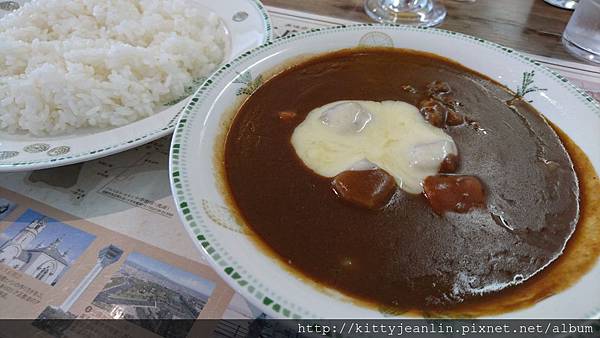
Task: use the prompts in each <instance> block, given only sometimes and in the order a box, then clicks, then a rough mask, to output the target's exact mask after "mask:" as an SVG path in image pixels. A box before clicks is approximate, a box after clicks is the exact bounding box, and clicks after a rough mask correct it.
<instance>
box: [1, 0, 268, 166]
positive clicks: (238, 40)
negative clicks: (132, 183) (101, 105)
mask: <svg viewBox="0 0 600 338" xmlns="http://www.w3.org/2000/svg"><path fill="white" fill-rule="evenodd" d="M190 1H192V2H194V3H195V4H197V5H198V6H203V7H206V8H208V9H210V10H211V11H213V12H214V13H216V14H217V15H218V16H219V17H221V19H222V20H223V21H224V23H225V26H226V29H227V31H228V32H227V34H228V35H229V37H230V46H229V51H228V53H227V54H228V55H227V56H226V58H225V60H227V61H226V62H228V61H230V60H231V59H233V58H234V57H236V56H237V55H240V54H241V53H243V52H245V51H247V50H249V49H251V48H254V47H257V46H260V45H261V44H263V43H265V42H267V41H270V40H271V39H272V37H273V36H272V34H273V32H272V27H271V22H270V19H269V16H268V14H267V12H266V10H265V8H264V7H263V6H262V4H261V3H260V2H259V1H258V0H228V1H212V0H190ZM226 62H224V63H226ZM188 99H189V97H188V98H185V99H183V100H181V101H180V102H179V103H176V104H173V105H171V106H169V107H168V108H166V109H164V110H162V111H160V112H158V113H157V114H155V115H153V116H150V117H147V118H144V119H141V120H139V121H136V122H133V123H130V124H128V125H125V126H122V127H118V128H112V129H103V130H97V129H96V130H94V129H86V130H80V131H77V132H76V133H73V134H70V135H62V136H55V137H33V136H25V135H23V136H21V135H20V136H15V135H10V134H8V133H6V132H0V172H10V171H25V170H36V169H43V168H50V167H58V166H62V165H67V164H73V163H77V162H83V161H89V160H92V159H95V158H99V157H103V156H107V155H111V154H114V153H118V152H121V151H124V150H127V149H130V148H133V147H136V146H139V145H142V144H144V143H147V142H150V141H153V140H155V139H158V138H160V137H163V136H166V135H168V134H170V133H172V132H173V129H174V128H175V124H176V121H177V119H178V117H179V113H180V111H181V109H182V108H183V107H184V106H185V104H186V103H187V101H188Z"/></svg>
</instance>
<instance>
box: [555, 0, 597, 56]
mask: <svg viewBox="0 0 600 338" xmlns="http://www.w3.org/2000/svg"><path fill="white" fill-rule="evenodd" d="M563 44H564V45H565V47H566V48H567V50H569V52H571V53H573V54H574V55H576V56H578V57H581V58H584V59H586V60H588V61H591V62H596V63H600V0H581V1H579V4H578V5H577V7H576V8H575V12H573V15H572V16H571V20H569V23H568V24H567V28H565V31H564V33H563Z"/></svg>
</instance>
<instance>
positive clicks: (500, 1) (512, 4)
mask: <svg viewBox="0 0 600 338" xmlns="http://www.w3.org/2000/svg"><path fill="white" fill-rule="evenodd" d="M437 1H441V2H442V3H444V5H445V6H446V8H447V9H448V15H447V17H446V20H444V22H443V23H442V24H441V25H440V26H439V28H443V29H448V30H453V31H456V32H461V33H465V34H470V35H475V36H478V37H481V38H483V39H487V40H490V41H493V42H496V43H499V44H502V45H505V46H508V47H511V48H514V49H517V50H520V51H524V52H528V53H531V54H536V55H541V56H545V57H550V58H557V59H561V60H566V61H576V62H582V63H583V62H584V61H581V60H579V59H576V58H574V57H573V56H571V55H570V54H569V53H568V52H567V50H566V49H565V48H564V47H563V46H562V43H561V34H562V32H563V31H564V29H565V27H566V25H567V22H568V21H569V18H570V17H571V13H572V11H569V10H565V9H560V8H557V7H554V6H551V5H549V4H547V3H545V2H544V1H543V0H476V1H475V2H460V1H454V0H437ZM263 3H264V4H266V5H270V6H275V7H280V8H287V9H294V10H300V11H304V12H311V13H315V14H321V15H328V16H333V17H338V18H343V19H347V20H354V21H364V22H370V21H371V20H370V18H369V17H368V16H367V15H366V14H365V13H364V10H363V3H364V0H302V1H298V0H263Z"/></svg>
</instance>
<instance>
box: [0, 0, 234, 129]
mask: <svg viewBox="0 0 600 338" xmlns="http://www.w3.org/2000/svg"><path fill="white" fill-rule="evenodd" d="M226 38H227V37H226V33H225V30H224V28H223V26H222V23H221V21H220V20H219V18H218V17H217V16H216V15H214V14H211V13H207V12H206V10H203V9H202V8H197V7H193V6H189V2H186V1H185V0H168V1H166V0H33V1H32V2H30V3H28V4H26V5H25V6H23V7H22V8H21V9H20V10H18V11H17V12H15V13H13V14H11V15H7V16H5V17H3V18H2V19H0V130H3V131H8V132H11V133H15V132H20V133H22V132H27V133H30V134H33V135H56V134H61V133H65V132H69V131H72V130H74V129H77V128H83V127H114V126H122V125H125V124H128V123H130V122H133V121H136V120H139V119H141V118H144V117H147V116H150V115H152V114H154V113H156V112H157V111H159V110H160V109H159V108H160V107H161V105H162V104H164V103H165V102H168V101H171V100H174V99H177V98H179V97H181V96H183V95H184V94H185V88H186V86H189V85H190V84H191V83H192V81H193V80H194V79H197V78H199V77H201V76H205V75H207V74H209V73H210V72H211V71H212V70H213V69H214V68H215V67H216V66H217V65H218V64H219V63H220V62H221V61H222V60H223V58H224V54H225V46H226Z"/></svg>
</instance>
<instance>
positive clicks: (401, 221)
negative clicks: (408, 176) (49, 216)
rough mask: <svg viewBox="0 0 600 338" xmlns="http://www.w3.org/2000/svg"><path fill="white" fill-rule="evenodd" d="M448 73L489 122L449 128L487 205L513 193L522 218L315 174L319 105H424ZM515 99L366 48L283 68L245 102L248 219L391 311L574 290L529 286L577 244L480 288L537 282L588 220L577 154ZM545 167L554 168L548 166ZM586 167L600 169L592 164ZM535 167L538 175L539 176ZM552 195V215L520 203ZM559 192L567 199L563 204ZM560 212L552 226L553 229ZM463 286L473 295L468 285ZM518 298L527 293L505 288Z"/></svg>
mask: <svg viewBox="0 0 600 338" xmlns="http://www.w3.org/2000/svg"><path fill="white" fill-rule="evenodd" d="M440 79H443V80H444V81H447V82H449V83H450V85H451V86H452V88H453V89H454V91H455V92H454V93H453V94H454V97H455V98H456V100H457V101H458V102H460V106H459V109H460V110H461V111H460V112H461V114H463V115H465V116H466V117H467V118H468V119H469V120H470V121H477V123H476V124H475V127H473V125H464V126H460V127H456V128H454V129H452V127H448V128H449V129H448V132H449V133H450V134H451V135H452V136H453V138H454V139H455V141H456V142H457V145H458V147H459V150H460V156H461V165H460V169H459V172H458V173H459V174H461V173H462V174H466V175H472V174H476V175H477V176H479V177H480V178H482V180H483V182H485V183H486V185H487V187H486V190H490V192H491V196H490V197H489V199H488V205H490V204H492V205H495V204H493V203H496V202H497V201H501V202H503V203H505V204H506V205H507V206H508V207H507V208H508V210H510V212H508V213H507V212H506V211H505V210H504V214H503V215H500V216H499V215H493V214H491V213H490V210H486V211H485V212H482V211H476V212H473V213H469V214H466V215H450V216H443V217H440V216H439V215H437V214H436V213H435V212H434V211H433V210H432V209H431V207H430V206H429V205H428V204H427V202H426V200H425V198H423V197H422V196H420V195H419V196H416V195H409V194H406V193H403V192H402V191H401V190H397V191H396V193H395V194H394V197H393V201H392V203H390V205H389V206H387V207H386V208H384V209H383V210H382V211H381V212H373V211H367V210H361V209H360V208H356V207H354V206H352V205H349V204H348V203H341V202H340V200H339V199H336V197H335V195H334V194H331V180H330V179H327V178H323V177H320V176H318V175H316V174H314V173H312V172H311V171H310V170H309V169H308V168H306V167H305V166H304V164H303V163H302V162H301V161H300V159H299V158H298V157H297V156H296V155H295V152H294V150H293V148H292V146H291V144H290V142H289V139H290V136H291V133H292V132H293V130H294V128H295V126H297V125H298V124H299V123H300V122H302V120H303V119H304V117H305V116H306V114H307V113H308V112H309V111H310V110H312V109H313V108H316V107H318V106H321V105H323V104H326V103H329V102H332V101H336V100H342V99H344V100H349V99H352V100H363V99H364V100H375V101H381V100H401V101H406V102H409V103H411V104H414V105H419V102H421V101H423V100H425V99H426V98H427V86H428V84H430V83H432V81H437V80H440ZM357 84H359V85H357ZM382 84H383V85H382ZM407 87H410V88H415V89H416V90H406V88H407ZM513 96H514V94H513V93H511V92H510V91H508V90H506V89H505V88H504V87H502V86H501V85H499V84H497V83H495V82H493V81H492V80H490V79H488V78H486V77H484V76H483V75H480V74H476V73H474V72H472V71H470V70H468V69H465V68H464V67H462V66H460V65H458V64H455V63H452V62H450V61H448V60H445V59H442V58H439V57H435V56H432V55H430V54H424V53H416V52H410V51H402V50H389V49H364V50H350V51H342V52H338V53H333V54H329V55H325V56H321V57H318V58H315V59H313V60H310V61H308V62H306V63H303V64H301V65H298V66H296V67H293V68H291V69H289V70H286V71H284V72H282V73H281V74H279V75H277V76H275V77H274V78H273V79H271V80H270V81H268V82H267V83H265V84H264V85H263V86H262V87H261V88H259V89H258V90H257V91H256V92H255V93H254V94H253V95H252V96H251V97H249V98H248V100H247V101H246V102H245V104H244V105H243V106H242V108H241V109H240V110H239V112H238V114H237V116H236V118H235V120H234V121H233V123H232V125H231V127H230V130H229V133H228V135H227V140H226V144H225V151H224V163H225V166H224V170H225V172H224V175H225V178H226V181H227V183H228V190H229V193H230V194H231V197H232V200H233V203H234V204H235V208H236V210H237V211H238V212H239V213H240V214H241V216H242V218H243V219H244V221H245V224H246V225H248V226H249V227H250V228H251V229H252V231H253V232H254V233H255V234H256V235H257V237H258V238H260V241H261V242H263V243H264V244H266V246H267V247H268V248H269V250H271V251H273V252H274V253H275V254H276V255H277V256H279V257H280V258H281V259H282V261H283V262H291V263H290V264H289V265H290V266H291V267H292V268H294V269H295V270H297V271H300V272H302V273H303V274H305V275H308V276H309V277H311V279H313V280H316V281H317V282H319V283H322V284H324V285H325V286H328V287H332V288H335V289H337V290H340V291H342V292H344V293H346V294H348V295H351V296H353V297H355V298H358V299H360V300H364V301H366V302H368V303H373V304H376V305H377V306H379V307H380V308H382V309H387V310H386V311H391V312H393V313H398V312H405V311H413V312H417V313H421V314H422V313H425V312H426V313H437V315H440V314H452V313H454V314H460V315H467V313H470V314H471V315H482V314H487V313H494V312H502V311H508V310H511V309H514V308H518V307H520V306H524V305H528V304H531V303H533V302H535V301H538V300H539V299H542V297H545V296H547V294H548V293H553V292H555V291H554V290H557V289H558V288H560V287H564V285H567V284H569V281H568V279H569V278H566V279H565V278H564V276H562V277H561V278H563V282H561V283H559V284H556V285H555V284H552V285H553V286H552V287H549V288H544V289H543V290H545V291H542V289H537V288H536V290H537V292H534V293H533V294H535V295H539V297H536V296H531V297H523V294H520V293H519V291H518V290H523V289H526V288H528V285H532V284H534V283H537V284H540V283H542V282H540V281H539V280H540V278H542V279H544V277H543V276H545V275H547V274H548V273H547V271H551V270H552V268H553V267H554V266H559V265H560V262H561V261H562V260H563V258H564V257H567V256H569V255H568V252H569V251H568V250H567V252H566V253H565V254H564V255H563V258H561V259H560V260H559V261H557V262H555V263H553V264H552V265H551V266H550V267H549V268H546V269H545V270H544V271H543V272H542V273H540V274H538V275H537V276H535V277H533V278H532V279H530V280H528V281H527V282H525V283H523V284H520V285H518V286H512V287H508V288H507V289H504V290H503V291H501V292H491V293H488V294H486V295H485V296H479V295H476V294H475V293H473V292H470V291H472V290H473V289H477V288H484V287H486V285H491V284H494V283H498V282H499V281H500V283H504V286H507V285H508V284H509V283H510V282H511V281H513V280H514V278H515V276H518V275H521V276H522V278H524V279H527V278H528V277H529V276H531V275H533V274H535V273H536V272H537V271H538V270H539V269H541V268H542V267H543V266H544V265H545V264H547V263H548V262H550V261H551V260H552V259H553V258H554V257H555V256H556V255H558V254H559V253H560V252H561V250H562V246H563V245H564V242H565V241H566V239H567V238H568V237H569V235H570V234H571V232H572V231H573V228H574V225H575V220H576V219H577V211H578V207H577V195H578V190H577V180H576V177H575V174H574V173H573V171H572V169H571V163H570V160H569V157H568V155H567V154H566V152H565V151H564V149H563V147H562V146H561V143H560V140H559V139H558V138H557V137H556V135H555V134H554V133H553V132H552V130H551V129H550V128H549V127H548V126H547V124H546V123H545V122H544V120H543V118H541V116H540V115H539V114H538V113H537V112H536V111H535V110H534V109H533V108H532V107H531V106H529V105H528V104H525V103H523V102H520V103H519V104H518V107H516V108H515V107H513V108H511V107H509V106H508V105H507V104H506V102H507V101H509V100H510V99H511V98H512V97H513ZM282 112H283V115H282ZM515 128H516V129H518V130H516V131H515V130H514V129H515ZM490 135H491V136H496V137H495V138H494V137H491V136H490ZM502 136H504V137H506V136H509V139H505V138H503V137H502ZM490 138H491V139H490ZM567 144H568V143H567ZM572 146H573V147H576V146H574V145H572ZM516 149H519V151H515V150H516ZM482 150H483V151H482ZM493 150H496V151H493ZM569 150H570V151H571V153H572V154H573V152H574V151H575V150H573V149H571V147H569ZM523 153H525V154H527V153H532V154H533V158H527V156H526V155H525V156H524V157H526V158H527V159H526V160H525V161H524V162H519V159H518V158H517V159H515V158H514V157H515V156H517V155H515V154H518V156H521V155H522V154H523ZM518 156H517V157H518ZM582 156H583V157H585V155H582ZM574 159H575V160H576V161H578V160H579V159H578V158H577V157H574ZM585 160H587V159H585V158H584V160H582V161H583V162H585ZM538 161H539V162H540V163H537V162H538ZM532 163H533V166H534V167H533V168H532ZM549 164H550V165H551V168H550V169H548V166H549ZM585 164H589V163H587V162H585ZM538 165H539V166H540V168H541V169H539V168H537V169H536V168H535V166H538ZM576 166H577V162H576ZM581 166H583V167H586V168H587V167H590V169H591V171H592V172H593V168H591V166H588V165H581ZM565 168H566V169H565ZM538 169H539V170H538ZM528 170H529V171H534V172H535V173H534V175H533V176H534V177H533V182H530V181H531V180H532V177H529V176H530V175H528V174H527V172H528ZM536 171H537V172H536ZM535 174H537V176H536V175H535ZM553 175H554V176H553ZM582 175H583V177H585V179H584V181H582V182H583V183H581V185H582V186H585V185H586V184H588V185H589V184H597V183H598V182H597V178H596V179H595V181H593V182H591V181H590V182H588V181H587V180H588V179H589V177H588V176H589V173H586V174H581V173H580V176H582ZM536 177H537V182H536ZM557 180H558V181H560V182H565V183H566V184H563V185H562V188H559V189H556V187H552V185H551V184H549V183H548V182H550V183H551V182H553V181H557ZM540 182H541V184H540ZM536 183H537V184H538V186H537V187H536V186H535V185H536ZM540 186H542V187H541V188H540ZM548 186H550V187H551V189H546V188H547V187H548ZM564 187H566V189H565V188H564ZM528 189H529V190H528ZM536 189H538V191H536ZM539 189H541V190H552V191H554V193H555V194H557V195H555V196H554V198H552V196H550V197H547V198H548V199H549V200H550V202H549V203H547V204H546V208H545V209H544V208H540V207H539V205H537V207H538V209H542V212H544V210H545V211H549V210H553V212H545V213H543V214H539V213H538V214H536V213H535V212H534V213H533V214H534V215H531V212H530V209H531V207H533V205H525V206H522V205H520V203H518V202H517V201H530V202H531V201H535V199H532V196H535V195H536V194H533V192H538V193H539V194H538V196H544V191H539ZM583 194H585V190H583V191H582V196H583ZM511 197H512V198H511ZM558 199H562V200H566V201H567V202H566V203H559V204H556V203H557V202H556V200H558ZM583 201H584V202H587V199H584V200H583ZM532 203H533V202H532ZM495 207H497V205H495ZM581 207H583V205H581ZM519 210H521V211H520V212H519ZM524 210H527V211H524ZM557 210H558V211H559V212H556V211H557ZM581 210H582V211H581V215H582V218H581V220H580V222H579V228H580V229H579V230H578V232H577V233H576V235H575V239H577V238H578V235H577V234H578V233H579V232H581V231H585V229H586V228H585V225H584V226H583V227H584V230H581V227H582V225H581V224H585V222H587V219H589V217H590V216H589V215H588V214H589V212H588V211H587V209H586V208H583V209H581ZM548 214H550V215H551V216H548ZM536 217H537V218H536ZM540 217H542V218H543V219H544V222H539V220H540V219H541V218H540ZM549 217H550V218H551V220H552V222H549V223H553V224H551V225H547V224H545V223H548V222H547V219H548V218H549ZM552 217H554V218H552ZM585 217H588V218H587V219H586V218H585ZM498 218H501V219H500V221H499V219H498ZM528 220H529V222H527V221H528ZM520 224H533V226H522V227H520V226H519V225H520ZM596 224H597V223H596ZM507 226H508V228H512V231H511V229H507ZM587 226H595V225H593V224H592V225H587ZM540 232H542V235H539V234H540ZM532 233H534V234H537V235H538V236H534V235H532ZM596 237H597V236H596ZM540 238H541V239H540ZM574 241H575V240H573V241H571V246H573V244H572V242H574ZM597 242H598V239H597V238H596V242H591V243H590V244H589V245H590V248H592V249H593V250H594V251H593V252H592V254H591V256H590V255H588V256H586V257H588V258H589V257H592V258H593V259H592V258H590V259H589V260H588V261H587V262H579V263H578V264H583V265H585V264H587V265H586V266H588V268H589V267H591V265H592V263H593V262H595V257H597V255H598V244H597ZM581 245H582V246H583V244H581ZM571 260H572V261H574V259H573V258H572V257H571ZM590 262H592V263H590ZM459 272H467V273H468V276H467V277H468V278H467V280H465V279H464V276H462V277H460V276H457V273H459ZM577 272H578V273H577V274H575V275H577V276H580V275H581V273H580V272H579V271H577ZM461 278H462V279H461ZM469 278H470V280H469ZM465 282H466V283H467V284H466V286H465V285H464V283H465ZM460 283H463V285H460V287H462V289H460V287H459V288H458V292H456V290H457V284H460ZM542 284H543V283H542ZM553 288H554V290H553ZM515 290H517V291H515ZM544 292H545V293H544ZM515 294H518V295H520V297H519V299H517V297H512V298H511V296H504V295H515ZM523 298H528V300H529V301H528V302H526V301H523ZM484 299H485V301H483V300H484ZM492 299H494V301H493V302H491V303H490V302H489V300H492ZM511 299H512V300H511ZM480 302H481V303H480ZM525 303H527V304H525ZM490 304H497V305H498V307H494V306H493V305H490ZM500 305H501V306H500ZM490 306H491V308H490ZM500 309H502V310H500Z"/></svg>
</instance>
